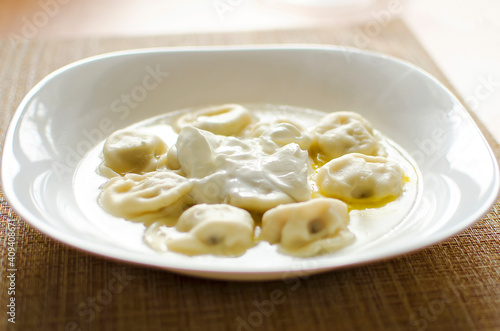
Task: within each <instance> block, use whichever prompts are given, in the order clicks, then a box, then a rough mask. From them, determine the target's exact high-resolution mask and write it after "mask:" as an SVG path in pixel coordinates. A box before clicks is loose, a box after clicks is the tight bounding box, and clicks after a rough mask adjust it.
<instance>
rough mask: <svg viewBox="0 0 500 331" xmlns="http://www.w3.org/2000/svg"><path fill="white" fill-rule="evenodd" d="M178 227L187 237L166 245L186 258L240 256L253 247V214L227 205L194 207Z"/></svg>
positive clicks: (169, 241) (173, 240) (171, 240)
mask: <svg viewBox="0 0 500 331" xmlns="http://www.w3.org/2000/svg"><path fill="white" fill-rule="evenodd" d="M176 228H177V230H178V231H180V232H187V233H186V235H184V236H181V237H179V238H175V239H169V240H167V243H166V245H167V247H168V249H169V250H170V251H173V252H178V253H182V254H186V255H202V254H214V255H226V256H239V255H242V254H243V253H245V251H246V250H247V249H248V248H250V247H252V246H253V245H254V221H253V218H252V216H251V215H250V213H249V212H247V211H246V210H244V209H240V208H237V207H233V206H230V205H226V204H213V205H210V204H198V205H195V206H193V207H191V208H189V209H188V210H186V211H185V212H184V213H183V214H182V215H181V217H180V218H179V222H178V223H177V225H176Z"/></svg>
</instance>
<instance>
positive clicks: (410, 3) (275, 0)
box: [0, 0, 500, 141]
mask: <svg viewBox="0 0 500 331" xmlns="http://www.w3.org/2000/svg"><path fill="white" fill-rule="evenodd" d="M387 12H390V13H391V15H386V13H387ZM393 16H398V17H400V18H401V19H402V20H403V21H404V22H405V23H406V25H407V26H408V27H409V28H410V29H411V30H412V32H413V33H414V34H415V36H416V37H417V38H418V39H419V41H420V42H421V44H422V45H423V46H424V48H426V50H427V52H428V53H429V54H430V56H431V57H432V58H433V59H434V61H435V62H436V64H437V65H438V67H439V68H440V69H441V70H442V71H443V72H444V74H445V76H447V77H448V79H449V80H450V82H451V84H452V85H454V87H455V89H456V90H457V91H458V93H459V94H460V95H461V97H462V98H463V100H465V102H466V103H467V104H468V106H469V107H470V108H471V109H472V110H473V111H474V112H475V113H476V114H477V115H478V117H479V118H480V119H481V120H482V122H483V123H485V124H486V126H487V127H488V129H489V130H490V131H491V132H492V133H493V135H494V137H495V138H496V139H497V141H500V128H499V126H498V125H497V123H500V19H499V17H500V1H496V0H477V1H460V0H459V1H457V0H418V1H416V0H107V1H102V0H38V1H35V0H0V38H1V39H4V40H5V39H6V40H9V41H11V42H19V41H21V42H23V41H31V40H43V39H55V38H65V39H67V38H93V37H99V38H102V37H130V36H146V35H147V36H149V35H164V34H184V33H213V32H242V31H256V30H260V31H263V30H264V31H265V30H276V29H309V28H326V29H335V27H338V26H345V25H358V26H359V25H360V24H361V26H363V24H365V26H364V27H365V28H366V29H369V28H370V26H369V25H368V24H369V23H370V22H371V23H373V22H378V24H382V25H383V24H384V22H385V20H386V19H391V18H392V17H393ZM363 22H365V23H363ZM359 43H362V40H360V41H359Z"/></svg>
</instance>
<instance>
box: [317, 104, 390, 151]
mask: <svg viewBox="0 0 500 331" xmlns="http://www.w3.org/2000/svg"><path fill="white" fill-rule="evenodd" d="M313 137H314V138H313V145H312V146H313V148H315V149H316V150H317V151H318V152H319V153H321V154H322V155H324V158H325V161H329V160H332V159H334V158H337V157H340V156H342V155H345V154H348V153H361V154H366V155H385V150H384V149H383V147H382V146H381V145H380V143H379V139H378V138H377V137H376V134H375V132H374V131H373V128H372V125H371V124H370V122H368V120H366V119H365V118H364V117H362V116H361V115H359V114H357V113H354V112H348V111H341V112H335V113H331V114H328V115H326V116H325V117H323V119H321V121H320V122H319V123H318V125H317V126H316V127H315V129H314V130H313Z"/></svg>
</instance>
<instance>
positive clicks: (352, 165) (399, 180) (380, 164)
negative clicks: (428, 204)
mask: <svg viewBox="0 0 500 331" xmlns="http://www.w3.org/2000/svg"><path fill="white" fill-rule="evenodd" d="M315 180H316V183H317V184H318V187H319V191H320V193H321V194H323V195H324V196H327V197H331V198H337V199H341V200H344V201H348V202H362V203H366V202H377V201H380V200H383V199H386V198H391V197H394V198H395V197H398V196H400V195H401V193H402V191H403V170H402V169H401V166H400V165H399V164H398V163H396V162H394V161H391V160H389V159H387V158H385V157H381V156H369V155H364V154H358V153H352V154H346V155H344V156H341V157H339V158H336V159H333V160H331V161H330V162H328V163H326V164H325V165H324V166H322V167H321V168H320V169H319V170H318V173H317V175H316V178H315Z"/></svg>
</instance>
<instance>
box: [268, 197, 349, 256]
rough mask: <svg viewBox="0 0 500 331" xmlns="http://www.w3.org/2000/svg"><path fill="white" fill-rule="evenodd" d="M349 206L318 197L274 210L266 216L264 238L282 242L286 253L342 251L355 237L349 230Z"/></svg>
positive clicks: (280, 246)
mask: <svg viewBox="0 0 500 331" xmlns="http://www.w3.org/2000/svg"><path fill="white" fill-rule="evenodd" d="M348 223H349V213H348V210H347V205H346V204H345V203H344V202H342V201H340V200H337V199H329V198H317V199H313V200H310V201H306V202H298V203H291V204H286V205H281V206H278V207H276V208H273V209H270V210H268V211H267V212H265V213H264V216H263V217H262V232H261V238H262V239H263V240H266V241H268V242H269V243H271V244H279V250H280V251H281V252H282V253H285V254H289V255H294V256H303V257H306V256H313V255H317V254H321V253H327V252H332V251H335V250H338V249H340V248H342V247H344V246H346V245H348V244H350V243H352V241H353V240H354V236H353V235H352V234H351V233H350V232H349V230H347V224H348Z"/></svg>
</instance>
